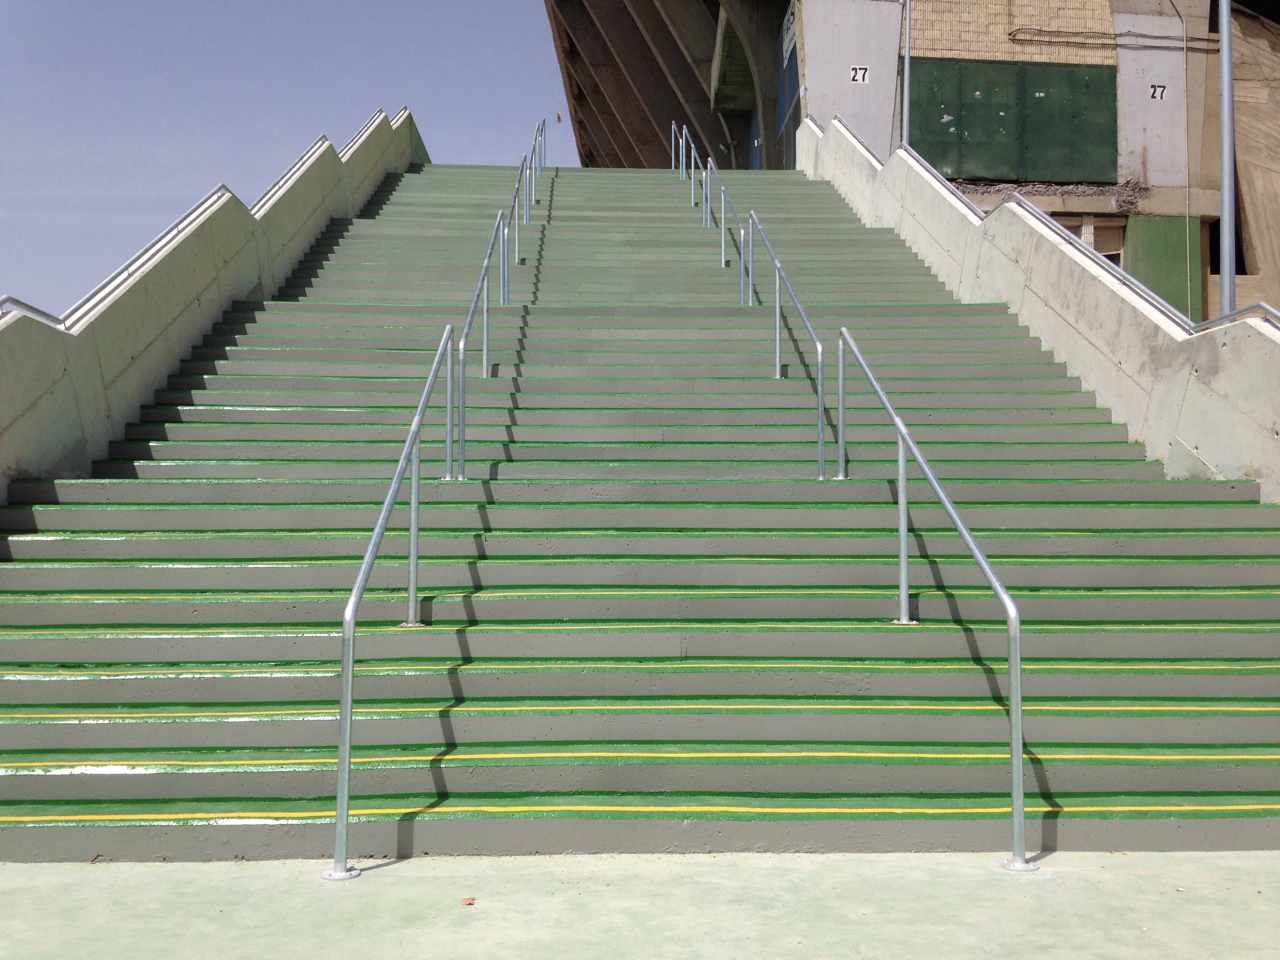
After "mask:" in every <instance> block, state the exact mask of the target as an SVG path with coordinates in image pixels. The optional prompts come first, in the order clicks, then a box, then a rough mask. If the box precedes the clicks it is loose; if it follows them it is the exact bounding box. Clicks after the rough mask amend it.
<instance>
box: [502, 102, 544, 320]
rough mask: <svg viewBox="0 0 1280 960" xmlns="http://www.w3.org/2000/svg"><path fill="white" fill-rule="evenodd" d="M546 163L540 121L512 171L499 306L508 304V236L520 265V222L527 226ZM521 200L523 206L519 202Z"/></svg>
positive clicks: (509, 292) (509, 253) (509, 285)
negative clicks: (512, 182)
mask: <svg viewBox="0 0 1280 960" xmlns="http://www.w3.org/2000/svg"><path fill="white" fill-rule="evenodd" d="M546 163H547V121H546V120H545V119H543V120H541V121H540V122H539V123H538V125H537V126H536V127H534V130H533V143H532V144H531V145H530V147H529V152H528V153H526V154H525V155H524V156H523V157H521V158H520V168H519V169H518V170H517V171H516V185H515V188H514V189H513V190H512V191H511V203H510V204H509V205H508V207H507V225H506V227H504V228H503V232H502V254H501V257H500V258H499V259H500V263H501V270H500V271H499V289H500V295H499V300H498V302H499V303H500V304H502V305H503V306H508V305H510V303H511V252H510V249H509V243H510V242H511V241H510V240H509V237H508V234H514V243H515V262H516V263H517V264H518V263H519V262H520V221H521V219H523V220H524V222H525V223H526V224H527V223H528V222H529V217H530V214H531V210H532V207H533V206H534V205H535V204H537V202H538V174H539V173H541V172H542V171H543V170H544V169H546ZM522 200H523V203H522V202H521V201H522Z"/></svg>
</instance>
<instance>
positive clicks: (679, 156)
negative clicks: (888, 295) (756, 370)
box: [671, 120, 827, 480]
mask: <svg viewBox="0 0 1280 960" xmlns="http://www.w3.org/2000/svg"><path fill="white" fill-rule="evenodd" d="M677 162H678V166H677ZM671 169H672V170H679V173H680V178H681V179H682V180H683V179H684V178H685V177H686V176H687V177H688V178H689V203H690V205H691V206H693V207H694V208H697V206H698V200H697V177H696V171H698V170H701V171H702V224H703V226H705V227H710V226H711V225H712V224H711V202H710V200H711V184H712V176H713V174H714V175H715V176H719V168H718V167H716V164H715V161H714V160H712V159H711V158H710V157H708V158H707V162H706V163H705V164H703V163H702V158H701V156H700V155H699V153H698V147H697V145H696V144H695V143H694V142H693V138H692V137H690V136H689V128H688V127H687V126H681V127H677V125H676V123H675V121H674V120H673V121H672V122H671ZM729 209H732V210H733V217H734V222H735V223H737V224H738V305H739V306H744V307H745V306H750V305H751V291H752V290H753V289H754V287H755V266H756V265H755V235H756V232H757V231H759V233H760V238H761V239H762V240H763V241H764V246H765V250H766V251H768V254H769V258H770V259H771V260H772V261H773V270H774V298H773V299H774V307H773V323H774V336H773V340H774V343H773V375H774V378H775V379H779V380H781V379H782V290H783V288H784V287H785V289H786V291H787V295H788V296H789V297H790V298H791V302H792V303H794V304H795V307H796V312H797V313H799V315H800V319H801V320H803V321H804V326H805V330H806V331H807V332H808V334H809V337H810V338H811V339H812V340H813V346H814V351H815V354H816V357H817V359H816V363H815V365H814V366H815V369H814V373H815V376H814V380H815V386H816V392H817V406H818V416H817V421H818V479H819V480H825V479H826V476H827V462H826V431H825V429H824V423H823V419H824V415H825V412H826V411H825V408H824V406H823V377H822V371H823V350H822V340H821V339H820V338H819V337H818V333H817V331H816V330H814V328H813V324H812V323H811V322H810V321H809V313H808V311H807V310H805V308H804V304H802V303H801V302H800V297H799V295H798V294H797V293H796V290H795V287H794V286H792V284H791V278H790V277H788V276H787V272H786V270H784V269H783V267H782V261H781V260H780V259H779V258H778V255H777V253H775V252H774V249H773V244H772V243H770V242H769V234H768V233H767V232H766V231H765V229H764V224H763V223H761V222H760V218H759V216H757V214H756V212H755V211H754V210H751V211H749V212H748V214H747V223H746V225H745V226H743V225H742V221H741V218H740V217H739V215H738V210H737V208H736V207H734V206H733V201H732V200H730V199H729V190H728V188H727V187H726V186H725V184H724V180H723V178H722V179H721V180H720V263H721V265H722V266H728V261H727V260H726V259H725V254H726V237H725V231H726V230H727V224H728V220H727V216H726V213H727V211H728V210H729Z"/></svg>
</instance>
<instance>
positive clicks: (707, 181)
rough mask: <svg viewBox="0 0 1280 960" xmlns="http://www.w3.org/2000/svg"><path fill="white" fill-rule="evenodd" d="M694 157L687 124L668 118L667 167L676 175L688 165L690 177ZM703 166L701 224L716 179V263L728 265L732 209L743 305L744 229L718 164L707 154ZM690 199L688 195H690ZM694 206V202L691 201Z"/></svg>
mask: <svg viewBox="0 0 1280 960" xmlns="http://www.w3.org/2000/svg"><path fill="white" fill-rule="evenodd" d="M677 144H678V145H679V150H678V157H679V166H677ZM697 158H698V148H697V146H696V145H695V144H694V143H693V138H692V137H691V136H690V135H689V128H688V127H687V126H685V127H678V126H677V125H676V122H675V121H674V120H672V121H671V169H672V170H673V171H676V170H678V171H679V174H680V179H681V180H683V179H684V178H685V176H686V167H688V168H689V169H688V175H689V177H690V179H692V178H693V174H692V166H693V160H694V159H697ZM702 169H703V177H702V225H703V226H704V227H711V226H713V222H712V218H713V213H712V210H711V191H712V187H713V185H714V182H715V181H716V180H719V181H720V217H719V220H718V222H717V223H715V224H714V225H716V226H719V227H720V266H722V267H727V266H729V238H728V232H729V227H728V214H729V213H730V212H732V213H733V222H734V226H735V227H736V228H737V247H738V305H739V306H743V307H745V306H746V305H747V282H746V277H747V274H746V268H745V266H744V261H743V256H742V254H743V251H744V250H745V249H746V230H747V228H746V227H745V226H743V224H742V217H741V215H740V214H739V213H738V208H737V206H736V205H735V204H734V202H733V198H732V197H731V196H730V195H729V188H728V187H727V186H726V185H725V182H724V178H723V177H721V176H720V167H719V166H718V165H717V164H716V162H715V160H714V159H713V158H711V157H707V162H706V165H705V166H704V167H703V168H702ZM692 188H693V184H690V192H691V193H692ZM691 199H692V198H691ZM695 206H696V204H695Z"/></svg>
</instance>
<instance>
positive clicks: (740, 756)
mask: <svg viewBox="0 0 1280 960" xmlns="http://www.w3.org/2000/svg"><path fill="white" fill-rule="evenodd" d="M1008 756H1009V753H1008V751H1007V750H996V751H990V752H967V753H959V752H957V753H945V752H928V751H899V752H895V751H891V750H688V751H658V750H639V751H634V752H626V751H610V750H565V751H541V750H539V751H530V752H524V753H521V752H506V753H496V752H495V753H468V754H452V755H444V756H442V755H440V754H433V753H423V754H390V755H387V756H372V757H352V758H351V762H352V763H353V764H362V763H363V764H373V763H396V762H399V763H432V762H436V763H441V764H445V765H450V766H458V765H464V764H466V763H471V762H475V761H478V760H627V759H631V760H1005V759H1007V758H1008ZM1035 756H1036V758H1037V759H1039V760H1042V761H1044V760H1089V761H1103V762H1105V761H1111V762H1126V763H1130V762H1132V763H1146V762H1151V763H1196V762H1241V761H1254V762H1271V763H1275V762H1280V753H1183V754H1178V753H1172V754H1146V753H1037V754H1036V755H1035ZM335 763H337V758H336V757H298V758H289V757H274V758H273V757H256V758H249V759H244V760H142V761H136V762H130V761H127V760H121V759H115V760H53V761H40V760H23V761H19V762H16V763H3V762H0V770H17V769H31V768H58V769H62V768H75V767H128V766H136V767H158V768H177V769H181V768H188V767H191V768H200V767H211V768H220V767H273V766H285V767H288V766H323V765H332V764H335Z"/></svg>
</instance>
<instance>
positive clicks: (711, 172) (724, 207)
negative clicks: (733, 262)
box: [707, 159, 747, 307]
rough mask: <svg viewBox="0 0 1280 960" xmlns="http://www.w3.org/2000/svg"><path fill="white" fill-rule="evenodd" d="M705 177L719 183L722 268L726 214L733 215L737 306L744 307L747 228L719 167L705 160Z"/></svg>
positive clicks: (724, 264)
mask: <svg viewBox="0 0 1280 960" xmlns="http://www.w3.org/2000/svg"><path fill="white" fill-rule="evenodd" d="M707 175H708V177H714V178H715V179H716V180H719V181H720V221H719V226H720V265H721V266H722V267H727V266H729V258H728V232H729V225H728V217H727V213H729V212H732V213H733V223H734V226H735V227H736V228H737V231H738V306H740V307H745V306H746V305H747V268H746V260H745V259H744V258H743V256H742V254H743V251H744V250H746V248H747V245H746V236H747V228H746V227H745V226H743V224H742V217H741V215H740V214H739V213H738V208H737V207H736V206H735V205H734V202H733V198H732V197H730V196H729V188H728V187H727V186H725V182H724V178H723V177H721V176H720V167H719V166H717V164H716V162H715V161H714V160H711V159H708V160H707Z"/></svg>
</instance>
